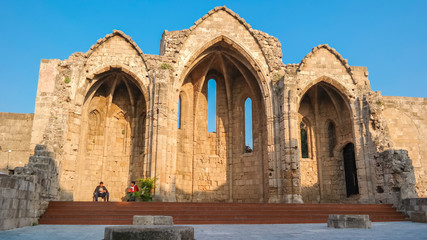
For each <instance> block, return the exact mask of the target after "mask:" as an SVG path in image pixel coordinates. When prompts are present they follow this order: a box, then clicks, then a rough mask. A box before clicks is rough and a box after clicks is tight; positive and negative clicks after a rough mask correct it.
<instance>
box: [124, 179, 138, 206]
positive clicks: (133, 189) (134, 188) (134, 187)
mask: <svg viewBox="0 0 427 240" xmlns="http://www.w3.org/2000/svg"><path fill="white" fill-rule="evenodd" d="M138 191H139V189H138V186H137V185H135V181H132V182H131V183H130V187H129V189H128V192H127V194H126V199H127V201H128V202H129V201H132V202H135V193H136V192H138Z"/></svg>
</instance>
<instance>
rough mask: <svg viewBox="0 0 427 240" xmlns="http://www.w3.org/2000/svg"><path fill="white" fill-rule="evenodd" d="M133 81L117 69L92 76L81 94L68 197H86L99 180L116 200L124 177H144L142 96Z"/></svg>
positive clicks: (145, 106)
mask: <svg viewBox="0 0 427 240" xmlns="http://www.w3.org/2000/svg"><path fill="white" fill-rule="evenodd" d="M136 82H137V81H136V80H135V79H134V78H132V76H130V75H128V74H127V73H125V72H123V71H121V69H111V70H109V71H107V72H104V73H101V74H99V75H97V76H95V78H94V82H93V83H92V84H91V87H90V88H89V90H88V91H87V93H86V96H85V98H84V103H83V108H82V109H83V110H82V128H81V134H80V143H79V145H81V146H85V147H83V148H80V150H79V154H78V156H77V166H78V169H77V171H76V174H77V176H76V181H78V184H77V186H79V188H78V189H76V190H75V193H74V200H91V195H92V190H93V189H91V187H89V186H96V185H97V183H98V182H99V181H104V182H105V184H106V186H108V188H109V191H110V199H111V200H116V201H120V200H122V198H123V197H124V193H125V192H124V191H123V190H124V189H125V188H126V187H127V185H128V182H129V180H130V179H136V178H141V177H144V175H145V174H146V171H147V169H146V168H147V167H146V156H145V155H146V149H145V141H146V140H145V138H146V133H145V132H146V126H145V124H146V120H145V118H146V112H147V103H146V97H145V96H144V95H143V93H142V91H141V90H140V88H139V87H138V85H137V84H136Z"/></svg>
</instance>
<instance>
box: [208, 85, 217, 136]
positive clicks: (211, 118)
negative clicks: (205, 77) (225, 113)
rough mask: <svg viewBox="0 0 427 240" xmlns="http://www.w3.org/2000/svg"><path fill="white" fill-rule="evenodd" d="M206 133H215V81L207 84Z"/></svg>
mask: <svg viewBox="0 0 427 240" xmlns="http://www.w3.org/2000/svg"><path fill="white" fill-rule="evenodd" d="M208 132H216V81H215V80H214V79H210V80H209V82H208Z"/></svg>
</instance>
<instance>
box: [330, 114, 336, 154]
mask: <svg viewBox="0 0 427 240" xmlns="http://www.w3.org/2000/svg"><path fill="white" fill-rule="evenodd" d="M328 142H329V157H333V156H334V149H335V145H336V143H337V140H336V135H335V124H334V123H333V122H329V124H328Z"/></svg>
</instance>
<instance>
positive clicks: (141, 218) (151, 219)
mask: <svg viewBox="0 0 427 240" xmlns="http://www.w3.org/2000/svg"><path fill="white" fill-rule="evenodd" d="M133 225H173V218H172V216H160V215H158V216H151V215H134V216H133Z"/></svg>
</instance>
